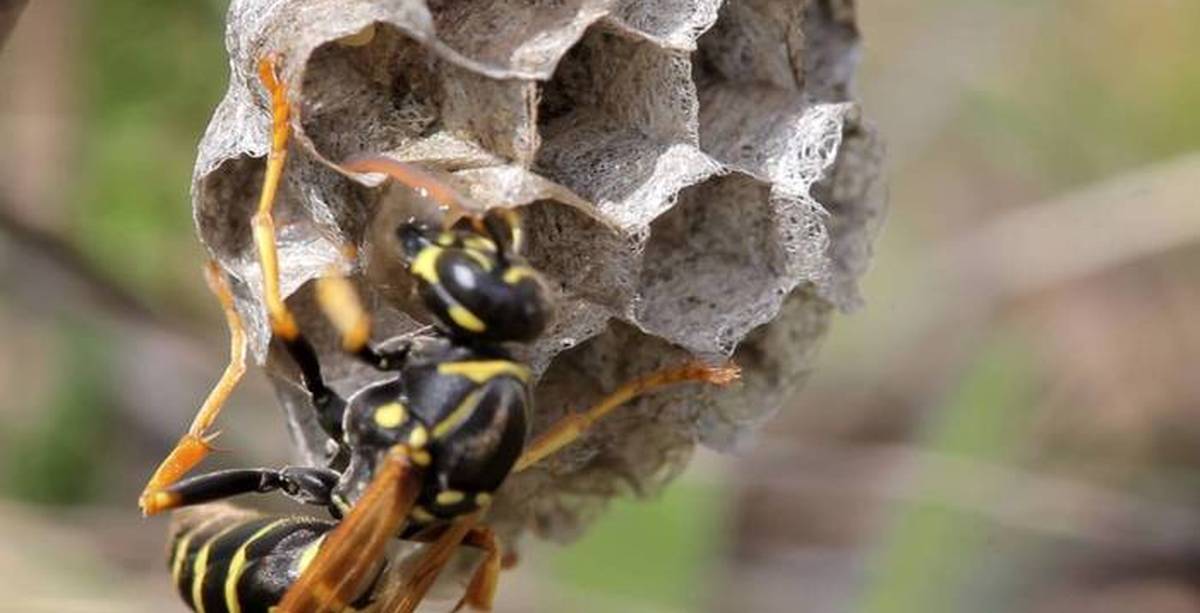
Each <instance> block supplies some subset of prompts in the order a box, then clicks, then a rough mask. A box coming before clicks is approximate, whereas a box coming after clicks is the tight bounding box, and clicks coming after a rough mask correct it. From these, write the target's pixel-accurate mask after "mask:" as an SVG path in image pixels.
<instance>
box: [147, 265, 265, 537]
mask: <svg viewBox="0 0 1200 613" xmlns="http://www.w3.org/2000/svg"><path fill="white" fill-rule="evenodd" d="M204 272H205V279H206V280H207V281H208V287H209V289H211V290H212V292H213V293H214V294H216V296H217V300H219V301H220V302H221V308H222V309H223V310H224V311H225V322H226V323H227V324H228V325H229V365H228V366H226V367H225V372H224V373H223V374H222V375H221V378H220V379H219V380H217V384H216V385H215V386H213V389H212V391H211V392H209V394H208V398H206V399H205V400H204V404H203V405H201V406H200V410H199V411H198V412H197V413H196V417H195V419H193V420H192V425H191V427H189V428H188V431H187V433H186V434H184V435H183V436H182V437H181V438H180V439H179V442H178V443H176V444H175V448H174V449H172V450H171V453H169V454H167V458H166V459H165V460H163V461H162V463H161V464H159V466H158V469H157V470H155V471H154V475H153V476H151V477H150V481H149V482H148V483H147V484H146V488H145V489H144V490H142V495H141V498H140V499H139V500H138V504H139V505H140V506H141V507H142V513H144V514H146V515H153V514H155V513H157V512H159V511H161V510H162V509H164V508H167V507H169V506H170V500H169V498H170V495H169V494H167V493H166V492H163V491H162V490H163V489H165V488H167V487H169V486H170V485H172V484H173V483H175V482H176V481H178V480H179V479H181V478H182V477H183V475H185V474H187V472H188V471H190V470H191V469H192V468H194V467H195V466H196V465H197V464H199V463H200V461H201V460H203V459H204V458H205V456H207V455H208V453H209V452H210V451H211V450H212V446H211V445H210V444H209V443H211V442H212V440H213V439H214V438H216V436H217V433H215V432H210V431H209V429H210V428H211V427H212V425H213V422H215V421H216V419H217V415H218V414H219V413H220V412H221V408H222V407H223V406H225V401H226V400H227V399H228V398H229V395H230V394H232V393H233V389H234V387H236V386H237V383H238V381H240V380H241V378H242V375H243V374H245V372H246V332H245V330H244V329H243V328H242V320H241V319H240V318H239V317H238V314H237V310H235V309H234V307H233V293H232V292H230V290H229V283H228V282H227V281H226V280H225V276H224V274H222V273H221V271H220V269H219V268H217V265H216V263H213V262H210V263H209V264H208V267H207V268H205V271H204Z"/></svg>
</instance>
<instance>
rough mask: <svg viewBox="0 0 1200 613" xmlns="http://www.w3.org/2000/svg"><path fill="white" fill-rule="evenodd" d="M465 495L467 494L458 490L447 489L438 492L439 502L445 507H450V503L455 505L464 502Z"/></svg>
mask: <svg viewBox="0 0 1200 613" xmlns="http://www.w3.org/2000/svg"><path fill="white" fill-rule="evenodd" d="M465 497H466V496H465V495H463V493H462V492H460V491H458V490H446V491H444V492H438V495H437V503H438V504H439V505H441V506H443V507H448V506H450V505H455V504H458V503H460V502H462V501H463V498H465Z"/></svg>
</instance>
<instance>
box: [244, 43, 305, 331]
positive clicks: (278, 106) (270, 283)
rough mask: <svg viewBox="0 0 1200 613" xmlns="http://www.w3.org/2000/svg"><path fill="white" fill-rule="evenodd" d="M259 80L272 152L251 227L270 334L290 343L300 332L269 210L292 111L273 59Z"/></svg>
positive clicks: (260, 72) (265, 64)
mask: <svg viewBox="0 0 1200 613" xmlns="http://www.w3.org/2000/svg"><path fill="white" fill-rule="evenodd" d="M258 76H259V79H261V80H262V83H263V87H265V88H266V89H267V91H268V92H269V93H270V94H271V151H270V153H269V154H268V155H267V171H266V176H265V177H264V178H263V187H262V193H261V194H260V196H259V200H258V210H257V211H256V212H255V213H254V217H253V218H251V220H250V225H251V228H252V230H253V233H254V244H255V245H256V246H257V247H258V259H259V263H260V264H261V266H262V275H263V292H264V296H263V299H264V301H265V302H266V303H267V316H268V318H269V319H270V321H271V331H272V332H274V333H275V335H276V336H279V337H280V338H281V339H282V340H285V341H290V340H294V339H295V338H296V337H297V336H299V334H300V328H299V327H298V326H297V325H296V318H295V317H293V316H292V313H291V312H290V311H288V309H287V306H286V305H285V304H284V303H283V296H282V294H281V292H280V289H279V257H278V254H277V252H276V248H275V219H274V217H272V216H271V210H272V207H273V206H274V203H275V194H276V193H277V192H278V191H279V181H280V179H281V178H282V177H283V164H284V162H285V161H286V160H287V143H288V136H289V134H290V132H291V124H290V123H289V122H290V120H291V107H290V105H289V103H288V99H287V87H286V86H285V84H284V83H283V82H282V81H280V80H279V78H278V77H277V76H276V71H275V59H274V58H272V57H267V58H264V59H263V60H262V61H261V62H259V65H258Z"/></svg>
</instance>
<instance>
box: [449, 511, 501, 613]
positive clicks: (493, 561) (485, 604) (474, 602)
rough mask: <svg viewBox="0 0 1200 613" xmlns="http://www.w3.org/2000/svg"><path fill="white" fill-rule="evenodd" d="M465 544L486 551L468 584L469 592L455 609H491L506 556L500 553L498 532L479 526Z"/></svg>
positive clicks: (469, 534)
mask: <svg viewBox="0 0 1200 613" xmlns="http://www.w3.org/2000/svg"><path fill="white" fill-rule="evenodd" d="M463 544H464V545H469V546H471V547H477V548H479V549H482V550H483V552H484V556H485V557H484V558H483V562H481V563H480V564H479V568H477V569H475V575H474V576H472V577H471V583H470V584H468V585H467V593H466V594H465V595H463V597H462V600H460V601H458V604H457V605H456V606H455V607H454V610H455V611H458V610H459V609H462V608H463V606H467V607H470V608H472V609H474V610H476V611H491V610H492V602H493V601H494V600H495V598H496V586H497V585H498V584H499V583H500V569H501V568H502V567H503V562H504V557H503V556H502V555H501V554H500V545H499V543H497V542H496V533H495V532H492V529H491V528H488V527H487V526H477V527H476V528H474V529H473V530H471V531H470V532H469V533H467V535H466V538H464V539H463Z"/></svg>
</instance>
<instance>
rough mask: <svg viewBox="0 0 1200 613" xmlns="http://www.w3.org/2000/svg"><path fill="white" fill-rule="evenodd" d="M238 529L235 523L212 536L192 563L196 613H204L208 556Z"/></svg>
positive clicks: (193, 604)
mask: <svg viewBox="0 0 1200 613" xmlns="http://www.w3.org/2000/svg"><path fill="white" fill-rule="evenodd" d="M236 528H238V524H236V523H235V524H233V525H231V526H228V527H226V528H225V529H224V530H221V531H220V532H218V533H216V534H214V535H212V537H211V538H209V539H208V540H207V541H205V542H204V546H203V547H201V548H200V553H199V554H197V555H196V561H195V562H193V563H192V606H194V607H195V608H196V613H204V575H205V574H206V573H207V572H208V554H209V552H210V551H212V546H213V543H215V542H217V539H219V538H221V537H222V536H225V535H226V534H227V533H229V532H230V531H232V530H234V529H236Z"/></svg>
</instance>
